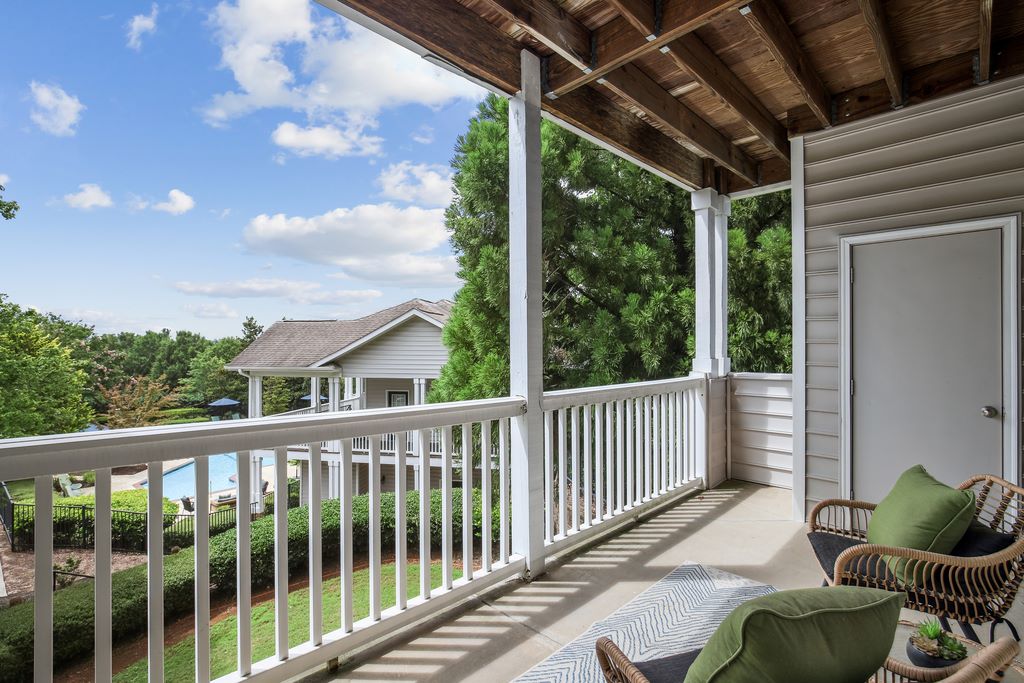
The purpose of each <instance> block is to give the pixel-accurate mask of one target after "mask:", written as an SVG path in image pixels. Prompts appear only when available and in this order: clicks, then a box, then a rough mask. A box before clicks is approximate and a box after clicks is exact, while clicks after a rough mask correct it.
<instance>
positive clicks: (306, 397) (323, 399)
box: [299, 394, 327, 403]
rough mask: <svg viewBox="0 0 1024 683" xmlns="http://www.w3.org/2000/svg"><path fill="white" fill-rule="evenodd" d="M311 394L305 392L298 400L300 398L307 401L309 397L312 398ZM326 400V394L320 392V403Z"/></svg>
mask: <svg viewBox="0 0 1024 683" xmlns="http://www.w3.org/2000/svg"><path fill="white" fill-rule="evenodd" d="M312 396H313V394H306V395H305V396H303V397H302V398H300V399H299V400H300V401H308V400H309V399H310V398H312ZM326 401H327V397H326V396H324V395H323V394H320V402H321V403H324V402H326Z"/></svg>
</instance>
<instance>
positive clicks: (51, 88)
mask: <svg viewBox="0 0 1024 683" xmlns="http://www.w3.org/2000/svg"><path fill="white" fill-rule="evenodd" d="M29 88H31V90H32V102H33V107H32V111H31V112H30V113H29V118H31V119H32V121H33V123H35V124H36V125H37V126H39V129H40V130H42V131H43V132H46V133H49V134H50V135H57V136H60V137H67V136H70V135H74V134H75V126H77V125H78V119H79V118H81V116H82V111H83V110H84V109H85V105H84V104H82V103H81V102H79V101H78V98H77V97H75V96H74V95H69V94H68V93H66V92H64V90H63V89H62V88H61V87H60V86H58V85H53V84H50V85H47V84H45V83H38V82H36V81H32V82H31V83H29Z"/></svg>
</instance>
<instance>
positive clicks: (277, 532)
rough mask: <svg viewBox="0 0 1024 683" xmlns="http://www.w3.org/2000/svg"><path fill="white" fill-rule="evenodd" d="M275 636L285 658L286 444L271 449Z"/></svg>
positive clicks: (286, 605) (286, 555)
mask: <svg viewBox="0 0 1024 683" xmlns="http://www.w3.org/2000/svg"><path fill="white" fill-rule="evenodd" d="M274 631H275V634H276V638H275V640H274V642H275V644H276V650H277V658H278V659H279V660H282V661H283V660H285V659H288V448H287V447H286V446H282V447H280V448H277V449H275V450H274Z"/></svg>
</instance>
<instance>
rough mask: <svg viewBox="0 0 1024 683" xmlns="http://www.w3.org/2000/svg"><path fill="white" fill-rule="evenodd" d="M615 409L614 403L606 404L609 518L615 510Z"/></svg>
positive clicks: (605, 461)
mask: <svg viewBox="0 0 1024 683" xmlns="http://www.w3.org/2000/svg"><path fill="white" fill-rule="evenodd" d="M614 409H615V403H614V402H609V403H605V404H604V509H605V515H606V516H608V517H611V516H612V511H613V509H614V508H615V496H614V495H613V494H614V488H613V487H614V484H615V462H614V458H615V435H614V433H613V431H612V420H613V419H614V415H612V413H613V412H614Z"/></svg>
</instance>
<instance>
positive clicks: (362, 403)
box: [353, 377, 366, 410]
mask: <svg viewBox="0 0 1024 683" xmlns="http://www.w3.org/2000/svg"><path fill="white" fill-rule="evenodd" d="M353 383H354V384H355V387H356V395H357V396H359V409H360V410H366V378H365V377H356V378H355V379H354V380H353Z"/></svg>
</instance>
